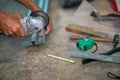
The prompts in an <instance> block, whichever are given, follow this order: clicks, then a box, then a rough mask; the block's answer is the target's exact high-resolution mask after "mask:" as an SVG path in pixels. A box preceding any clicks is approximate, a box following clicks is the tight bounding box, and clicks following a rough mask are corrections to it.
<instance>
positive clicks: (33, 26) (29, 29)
mask: <svg viewBox="0 0 120 80" xmlns="http://www.w3.org/2000/svg"><path fill="white" fill-rule="evenodd" d="M20 22H21V24H22V26H23V28H24V30H25V32H26V36H25V37H23V38H22V43H23V46H31V45H37V44H44V43H45V29H46V26H47V25H48V23H49V17H48V15H47V14H46V13H45V12H43V11H34V12H32V13H31V14H30V16H26V17H24V18H22V19H21V20H20ZM0 34H2V35H4V34H3V33H2V32H0Z"/></svg>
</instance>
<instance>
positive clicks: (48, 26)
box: [45, 18, 52, 35]
mask: <svg viewBox="0 0 120 80" xmlns="http://www.w3.org/2000/svg"><path fill="white" fill-rule="evenodd" d="M51 29H52V19H51V18H50V21H49V24H48V25H47V28H46V32H45V34H46V35H48V34H49V32H50V31H51Z"/></svg>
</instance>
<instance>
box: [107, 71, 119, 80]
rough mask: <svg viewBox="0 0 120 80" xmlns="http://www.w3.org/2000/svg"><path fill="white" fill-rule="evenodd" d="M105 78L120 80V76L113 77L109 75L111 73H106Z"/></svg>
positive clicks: (113, 75) (111, 74)
mask: <svg viewBox="0 0 120 80" xmlns="http://www.w3.org/2000/svg"><path fill="white" fill-rule="evenodd" d="M107 76H108V77H109V78H112V79H117V80H120V76H117V75H115V74H113V73H111V72H108V73H107Z"/></svg>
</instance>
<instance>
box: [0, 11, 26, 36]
mask: <svg viewBox="0 0 120 80" xmlns="http://www.w3.org/2000/svg"><path fill="white" fill-rule="evenodd" d="M2 16H3V19H0V30H1V31H2V32H3V33H4V34H5V35H7V36H9V37H13V38H15V37H23V36H25V35H26V33H25V31H24V29H23V27H22V25H21V23H20V18H21V16H20V14H18V13H5V12H4V13H3V14H2ZM0 18H2V17H0Z"/></svg>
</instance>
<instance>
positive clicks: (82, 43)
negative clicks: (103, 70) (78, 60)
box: [77, 37, 95, 51]
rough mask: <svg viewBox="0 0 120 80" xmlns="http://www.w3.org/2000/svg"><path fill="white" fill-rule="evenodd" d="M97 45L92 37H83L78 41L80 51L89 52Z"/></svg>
mask: <svg viewBox="0 0 120 80" xmlns="http://www.w3.org/2000/svg"><path fill="white" fill-rule="evenodd" d="M94 45H95V41H94V40H93V39H92V38H91V37H83V38H80V39H79V40H78V41H77V47H78V48H79V50H80V51H88V50H90V49H92V48H93V47H94Z"/></svg>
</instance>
